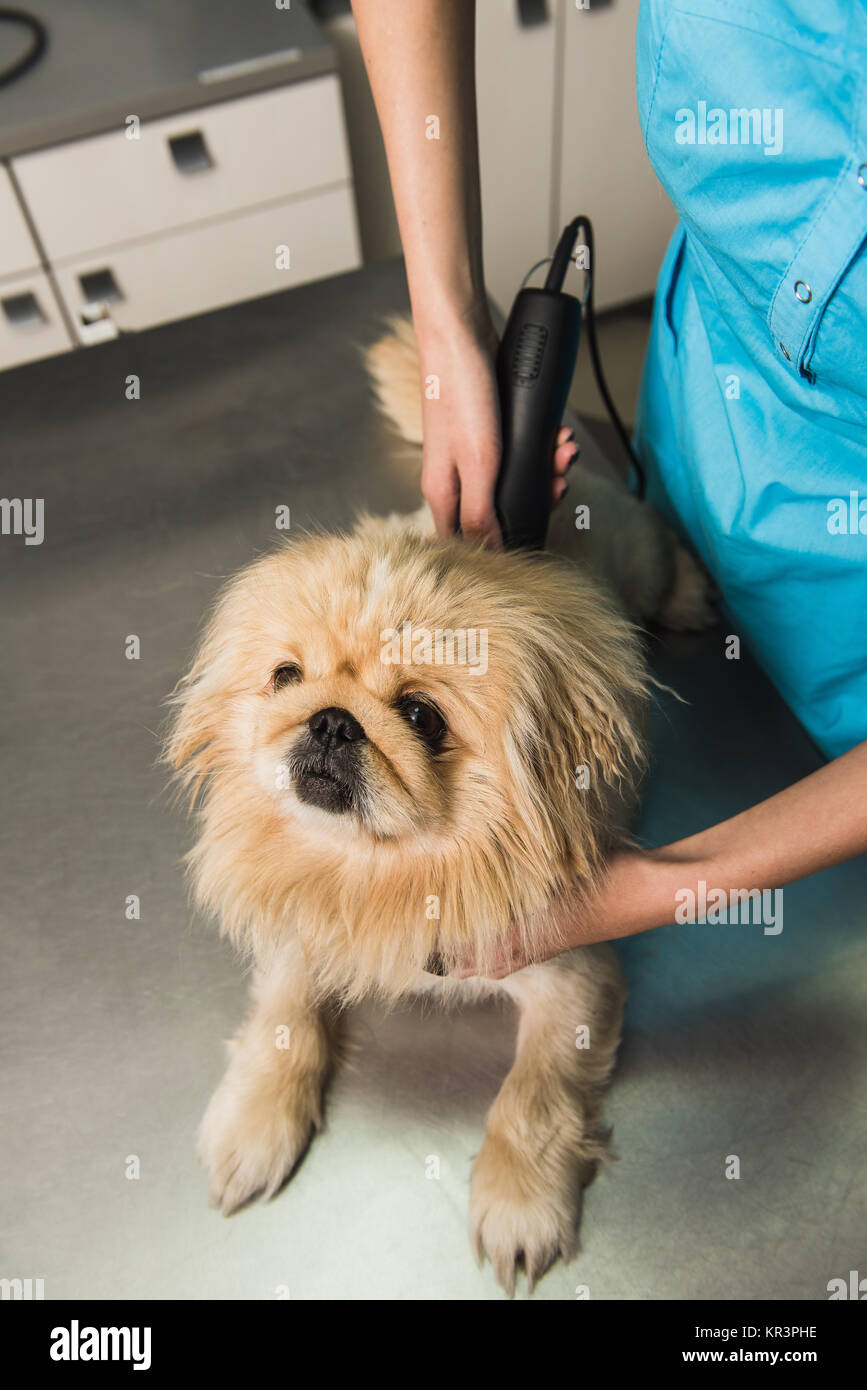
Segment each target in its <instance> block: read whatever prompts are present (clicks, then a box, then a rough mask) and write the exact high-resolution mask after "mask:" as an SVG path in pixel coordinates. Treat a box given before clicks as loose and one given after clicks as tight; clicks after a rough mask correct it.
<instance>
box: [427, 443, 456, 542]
mask: <svg viewBox="0 0 867 1390" xmlns="http://www.w3.org/2000/svg"><path fill="white" fill-rule="evenodd" d="M421 491H422V496H423V497H424V500H425V501H426V502H427V504H428V506H429V507H430V510H431V516H432V517H433V519H434V526H435V527H436V528H437V535H440V536H453V535H454V534H455V531H456V530H457V528H458V506H459V503H460V497H461V485H460V478H459V476H458V470H457V469H456V468H455V467H454V465H453V464H447V465H446V467H445V468H443V467H442V466H441V465H440V464H439V463H434V464H431V463H429V462H428V461H427V460H425V462H424V464H423V465H422V471H421Z"/></svg>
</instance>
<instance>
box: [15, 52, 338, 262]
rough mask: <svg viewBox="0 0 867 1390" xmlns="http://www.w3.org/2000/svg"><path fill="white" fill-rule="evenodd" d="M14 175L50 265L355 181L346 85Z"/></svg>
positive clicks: (323, 81)
mask: <svg viewBox="0 0 867 1390" xmlns="http://www.w3.org/2000/svg"><path fill="white" fill-rule="evenodd" d="M173 141H174V142H175V143H174V144H172V143H171V142H173ZM203 155H204V158H205V159H206V160H209V161H210V163H208V164H206V166H205V167H202V156H203ZM12 167H13V169H14V171H15V174H16V177H17V178H18V180H19V184H20V187H21V192H22V196H23V197H24V199H25V201H26V203H27V205H28V208H29V210H30V214H31V216H32V218H33V221H34V224H35V226H36V228H37V231H38V233H39V235H40V237H41V239H42V242H43V244H44V246H45V248H46V251H47V253H48V255H49V257H50V259H51V260H52V261H53V262H55V263H57V262H60V261H64V260H71V259H72V258H73V257H77V256H81V255H86V254H88V253H90V252H92V251H96V250H98V249H100V248H102V247H108V246H116V245H118V244H120V243H122V242H130V241H134V240H137V239H140V238H145V237H151V236H154V235H159V234H160V233H162V232H164V231H167V230H168V229H170V228H172V227H181V226H184V225H187V224H189V223H193V222H202V221H206V220H207V219H210V218H219V217H225V216H226V214H227V213H229V212H234V211H237V210H238V209H241V208H251V207H255V206H256V205H257V204H262V203H268V202H271V203H275V202H279V201H280V200H281V199H283V198H286V197H288V196H289V195H290V194H298V193H305V192H308V191H312V190H314V189H316V188H324V187H326V186H327V185H328V184H333V183H339V182H342V181H343V180H346V179H348V178H349V161H348V156H347V149H346V138H345V132H344V127H343V107H342V102H341V96H340V85H339V82H338V79H337V78H336V77H335V76H333V75H330V76H328V77H318V78H315V79H311V80H310V81H307V82H296V83H293V84H291V85H290V86H288V87H279V88H277V89H276V90H272V91H268V92H258V93H257V94H256V95H255V96H250V97H241V98H238V99H236V100H233V101H224V102H220V103H219V104H218V105H215V106H205V107H200V108H199V109H198V110H196V111H186V112H182V113H181V114H180V115H178V116H171V117H168V118H166V119H165V120H159V121H145V122H143V123H142V125H141V129H140V138H139V139H138V140H129V139H127V136H126V133H125V128H122V129H120V130H115V131H112V132H111V133H110V134H107V135H98V136H95V137H93V138H92V139H89V140H79V141H73V142H71V143H70V144H68V145H58V146H55V147H54V148H52V149H49V150H40V151H39V152H38V153H37V154H29V155H23V156H22V157H21V158H20V159H15V160H13V161H12Z"/></svg>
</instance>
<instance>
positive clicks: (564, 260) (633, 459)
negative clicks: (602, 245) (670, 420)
mask: <svg viewBox="0 0 867 1390" xmlns="http://www.w3.org/2000/svg"><path fill="white" fill-rule="evenodd" d="M567 232H568V233H569V235H568V236H567V235H566V233H564V235H563V237H562V238H561V240H560V244H559V245H558V247H557V250H556V251H555V253H554V256H553V258H552V261H551V269H550V270H549V272H548V279H547V280H546V282H545V287H546V289H547V288H558V287H559V285H560V284H562V281H563V276H564V274H565V272H566V265H567V264H568V260H570V259H571V257H572V253H573V252H574V249H575V241H576V239H577V236H578V233H579V232H583V234H584V245H585V246H586V247H587V251H588V255H589V258H590V269H589V272H588V281H587V293H586V295H585V296H584V317H585V320H586V322H587V342H588V343H589V345H590V361H591V362H592V363H593V375H594V376H595V378H596V386H597V388H598V390H599V394H600V396H601V397H602V400H603V402H604V403H605V408H606V410H607V411H608V414H609V416H610V417H611V423H612V425H613V426H614V428H615V430H616V431H617V434H618V435H619V437H620V442H621V444H622V445H623V447H624V449H625V450H626V454H627V457H628V459H629V462H630V464H631V465H632V471H633V473H634V474H635V495H636V497H638V498H640V499H642V500H643V499H644V495H645V493H646V491H647V477H646V475H645V472H644V467H643V465H642V463H641V461H640V459H639V458H638V457H637V455H636V453H635V450H634V449H633V447H632V441H631V440H630V438H629V434H628V431H627V429H626V426H625V425H624V423H623V421H622V420H621V418H620V416H619V415H618V413H617V407H616V406H615V404H614V401H613V400H612V399H611V392H610V391H609V390H608V383H607V382H606V380H605V373H604V372H603V370H602V359H601V357H600V355H599V340H598V338H597V336H596V308H595V306H594V303H593V280H594V272H595V268H596V252H595V248H594V245H593V224H592V222H591V221H590V218H589V217H576V218H574V219H573V221H572V222H570V223H569V226H568V228H567Z"/></svg>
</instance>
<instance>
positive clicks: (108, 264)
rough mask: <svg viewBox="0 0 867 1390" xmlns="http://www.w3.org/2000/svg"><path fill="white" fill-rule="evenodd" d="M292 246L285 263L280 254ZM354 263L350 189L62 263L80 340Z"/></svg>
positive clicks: (208, 306) (63, 280) (66, 294)
mask: <svg viewBox="0 0 867 1390" xmlns="http://www.w3.org/2000/svg"><path fill="white" fill-rule="evenodd" d="M278 247H288V248H289V266H288V268H281V267H278V265H277V248H278ZM358 264H359V254H358V239H357V234H356V227H355V213H354V206H353V199H352V191H351V187H350V185H348V184H347V185H345V186H344V187H343V188H338V189H330V190H329V191H328V192H325V193H319V194H315V195H314V196H312V197H310V198H298V199H292V200H290V201H289V202H287V203H282V204H280V205H278V206H277V207H270V208H265V209H259V210H257V211H255V212H249V213H244V214H242V215H240V216H238V217H230V218H227V219H226V220H224V221H223V222H219V223H214V224H211V225H208V226H205V227H193V228H188V229H185V230H183V231H179V232H175V233H172V234H171V235H168V236H163V237H157V238H155V239H154V240H153V241H150V242H146V243H143V244H140V245H136V246H125V247H116V248H114V249H112V250H110V251H108V252H106V253H105V254H104V255H103V256H93V255H91V256H87V257H82V258H80V259H79V260H77V261H74V262H70V263H67V264H66V265H63V266H59V267H58V268H57V270H56V275H57V281H58V284H59V286H60V290H61V293H62V294H63V297H64V299H65V301H66V305H67V308H68V311H69V314H70V317H71V319H72V321H73V323H74V324H75V328H76V332H77V334H78V337H79V340H80V341H81V342H82V343H85V344H87V343H93V342H99V341H101V340H103V339H104V338H106V337H110V336H114V333H115V331H116V330H117V329H121V330H122V329H139V328H150V327H152V326H154V325H155V324H158V323H166V322H169V321H170V320H172V319H180V318H185V317H187V315H190V314H198V313H202V312H204V311H206V310H208V309H213V308H217V307H218V306H219V305H223V304H232V303H235V302H237V301H238V300H241V299H254V298H256V297H257V296H258V295H262V294H271V293H274V292H275V291H277V290H285V289H289V288H290V287H291V286H292V285H299V284H303V283H304V282H305V281H308V280H318V279H320V278H321V277H323V276H326V275H336V274H339V273H340V272H341V271H344V270H351V269H354V268H355V267H356V266H357V265H358Z"/></svg>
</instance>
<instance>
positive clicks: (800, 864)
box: [451, 741, 867, 979]
mask: <svg viewBox="0 0 867 1390" xmlns="http://www.w3.org/2000/svg"><path fill="white" fill-rule="evenodd" d="M864 853H867V741H865V742H864V743H859V744H858V745H857V746H856V747H855V748H851V749H850V750H849V752H848V753H844V754H843V755H842V756H841V757H839V758H835V759H834V761H833V762H831V763H827V764H826V765H825V766H824V767H820V768H819V770H818V771H817V772H812V773H811V774H810V776H809V777H804V778H802V780H801V781H800V782H795V783H793V784H792V786H791V787H786V788H785V789H784V790H783V791H781V792H777V794H776V795H775V796H771V797H769V798H768V800H767V801H760V802H759V803H758V805H757V806H751V807H750V808H749V810H747V811H741V812H740V814H739V815H737V816H732V818H731V819H730V820H725V821H720V823H719V824H718V825H712V826H710V827H709V828H708V829H707V830H701V831H699V833H698V834H697V835H690V836H689V837H688V839H686V840H678V841H677V842H676V843H674V844H671V845H664V846H663V847H662V848H661V849H648V850H626V849H624V850H619V851H618V852H617V853H616V854H613V855H612V856H611V858H610V859H609V861H608V864H607V865H606V870H605V873H604V875H603V877H602V879H601V880H600V882H599V883H598V885H597V886H596V887H595V888H594V889H593V890H592V891H588V890H583V891H581V892H580V893H579V892H576V893H575V894H574V895H573V896H572V897H571V898H567V897H564V898H563V899H561V900H559V901H558V902H555V903H553V904H552V905H551V907H550V908H549V910H548V911H547V912H546V913H545V915H544V916H543V917H541V918H539V920H538V921H536V922H533V923H531V924H530V928H531V930H530V932H529V933H522V932H521V931H520V930H519V929H518V928H517V927H515V928H514V929H513V931H512V933H511V935H510V936H509V937H507V938H505V940H504V942H503V945H502V947H501V950H500V952H499V955H498V958H497V959H496V960H495V961H493V962H487V963H486V964H487V965H488V967H489V968H488V969H487V971H486V973H487V974H488V975H489V976H490V977H492V978H494V979H500V978H502V976H504V975H511V974H512V972H513V971H514V970H520V969H521V968H522V967H523V966H525V965H533V964H536V963H538V962H539V961H543V960H548V959H550V957H551V956H558V955H560V954H561V952H563V951H568V950H570V949H571V948H572V947H575V946H589V945H590V943H591V942H593V941H611V940H615V939H616V938H618V937H623V936H634V935H636V934H637V933H638V932H643V931H648V930H650V928H652V927H662V926H665V925H666V924H667V923H669V922H674V921H676V920H677V919H676V916H675V914H676V911H677V908H678V905H679V903H681V902H682V901H683V898H682V896H681V895H682V894H683V893H684V891H685V890H688V891H689V892H691V893H692V894H693V895H694V896H695V899H697V898H698V897H699V889H700V885H702V884H703V885H704V888H705V892H706V893H710V892H711V890H714V889H722V890H723V891H724V892H725V893H727V894H728V893H731V892H732V891H739V892H743V891H744V890H745V889H747V890H749V889H751V888H759V889H776V888H784V887H785V886H786V884H787V883H796V882H797V881H798V879H801V878H807V877H808V875H810V874H815V873H819V872H820V871H821V870H822V869H828V868H830V867H831V866H832V865H833V864H842V863H844V862H845V861H846V860H847V859H852V858H854V857H855V855H857V854H864ZM780 927H781V929H782V922H781V923H780ZM693 930H695V928H693ZM714 930H717V931H718V930H721V928H714ZM738 930H741V928H738ZM757 930H760V928H757ZM530 937H532V939H533V940H534V942H535V947H534V949H533V950H532V952H528V951H527V950H525V948H524V945H523V942H524V940H526V939H529V938H530ZM479 968H480V962H478V961H470V960H467V961H464V962H462V966H461V968H460V969H458V970H453V971H452V972H451V973H452V974H453V975H455V976H456V977H457V978H459V979H465V978H466V977H467V976H469V975H477V974H479Z"/></svg>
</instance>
